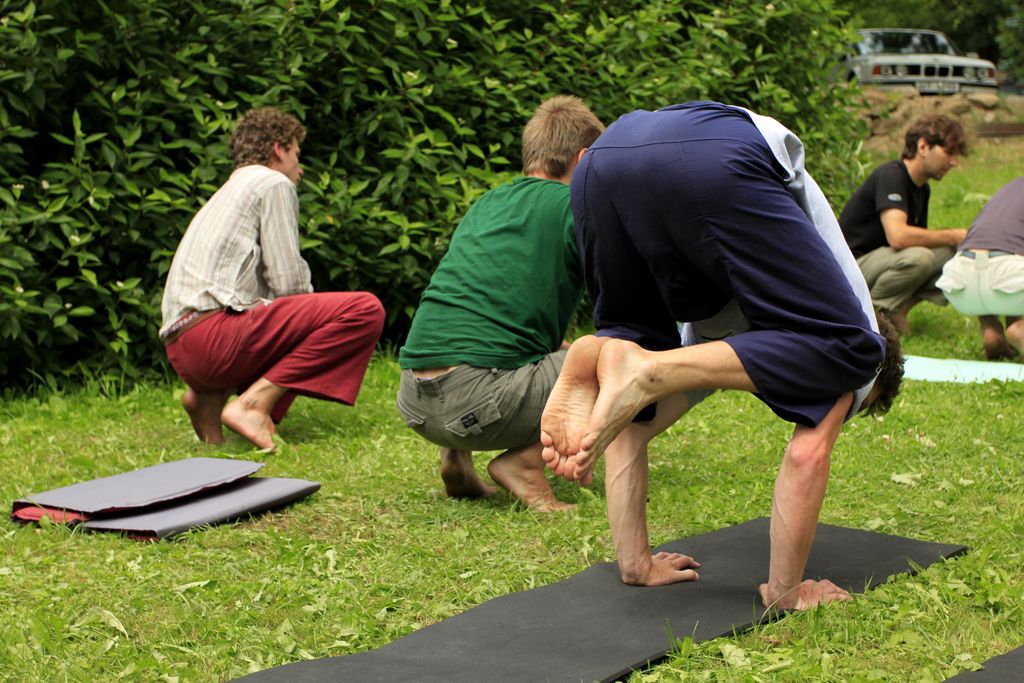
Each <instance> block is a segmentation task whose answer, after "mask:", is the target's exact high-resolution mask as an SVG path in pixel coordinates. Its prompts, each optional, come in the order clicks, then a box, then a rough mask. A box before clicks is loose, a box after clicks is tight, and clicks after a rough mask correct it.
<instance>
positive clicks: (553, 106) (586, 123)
mask: <svg viewBox="0 0 1024 683" xmlns="http://www.w3.org/2000/svg"><path fill="white" fill-rule="evenodd" d="M602 132H604V124H603V123H601V121H600V120H599V119H598V118H597V117H596V116H594V112H592V111H590V108H589V107H588V106H587V105H585V104H584V103H583V100H581V99H580V98H578V97H574V96H572V95H558V96H556V97H552V98H550V99H547V100H544V101H543V102H541V103H540V106H539V107H537V111H535V112H534V113H533V117H532V118H531V119H530V121H529V122H528V123H527V124H526V127H525V128H524V129H523V173H525V174H531V173H538V172H540V173H544V174H545V175H547V176H549V177H551V178H561V177H562V176H564V175H565V174H566V173H568V172H569V168H570V167H571V165H572V162H573V161H574V160H575V159H576V155H577V154H579V152H580V150H581V149H583V148H585V147H590V145H591V144H593V142H594V140H596V139H597V136H599V135H600V134H601V133H602Z"/></svg>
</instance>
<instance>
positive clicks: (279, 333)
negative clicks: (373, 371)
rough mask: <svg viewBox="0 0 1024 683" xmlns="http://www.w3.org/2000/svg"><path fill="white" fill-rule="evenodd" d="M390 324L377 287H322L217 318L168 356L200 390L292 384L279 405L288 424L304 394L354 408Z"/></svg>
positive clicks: (275, 415)
mask: <svg viewBox="0 0 1024 683" xmlns="http://www.w3.org/2000/svg"><path fill="white" fill-rule="evenodd" d="M383 327H384V307H383V306H382V305H381V303H380V301H379V300H378V299H377V297H376V296H374V295H373V294H370V293H369V292H322V293H317V294H296V295H294V296H285V297H281V298H280V299H275V300H274V301H273V302H272V303H270V304H269V305H267V306H255V307H253V308H250V309H248V310H245V311H241V312H238V311H233V310H230V309H227V310H224V311H221V312H220V313H217V314H215V315H211V316H210V317H208V318H206V319H205V320H202V321H200V322H199V323H198V324H196V325H195V326H194V327H192V328H190V329H188V330H186V331H185V332H184V333H182V334H181V336H179V337H178V338H177V339H175V340H174V341H173V342H171V343H170V344H168V345H167V358H168V360H170V361H171V366H172V367H173V368H174V371H175V372H177V373H178V376H179V377H181V378H182V379H183V380H185V383H186V384H188V385H189V386H190V387H191V388H192V389H193V390H194V391H197V392H200V393H209V392H214V391H224V390H225V389H235V390H237V391H238V392H239V393H241V392H243V391H245V389H246V388H248V386H249V385H251V384H252V383H253V382H255V381H256V380H257V379H259V378H261V377H263V378H265V379H266V380H268V381H269V382H271V383H273V384H276V385H277V386H279V387H284V388H286V389H289V391H288V393H287V394H285V395H284V397H282V398H281V400H279V401H278V402H277V404H276V405H275V406H274V409H273V411H271V414H270V416H271V418H272V419H273V420H274V422H280V421H281V420H282V419H283V418H284V416H285V414H286V413H287V412H288V408H289V407H290V406H291V404H292V401H294V400H295V396H296V395H302V396H312V397H313V398H322V399H327V400H331V401H338V402H340V403H345V404H348V405H352V404H354V403H355V400H356V396H357V395H358V393H359V386H360V385H361V384H362V382H363V375H364V374H366V366H367V365H368V364H369V363H370V356H371V355H372V354H373V348H374V346H375V345H376V343H377V340H378V339H379V338H380V333H381V330H382V329H383Z"/></svg>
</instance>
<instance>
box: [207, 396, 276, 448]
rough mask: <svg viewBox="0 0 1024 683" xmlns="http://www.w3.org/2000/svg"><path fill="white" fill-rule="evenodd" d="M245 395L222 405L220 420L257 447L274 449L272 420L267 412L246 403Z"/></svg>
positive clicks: (274, 430)
mask: <svg viewBox="0 0 1024 683" xmlns="http://www.w3.org/2000/svg"><path fill="white" fill-rule="evenodd" d="M247 403H248V402H247V401H246V399H245V395H244V394H243V395H242V396H239V397H238V398H236V399H235V400H234V401H232V402H231V403H229V404H227V405H226V406H224V410H222V411H221V414H220V420H221V422H223V423H224V424H225V425H226V426H227V427H228V429H230V430H231V431H233V432H236V433H237V434H239V435H240V436H244V437H245V438H246V439H248V440H249V441H251V442H252V443H253V445H255V446H256V447H257V448H262V449H265V450H269V451H272V450H274V433H275V432H276V431H277V430H276V429H275V428H274V421H273V420H271V419H270V415H269V414H268V413H265V412H263V411H262V410H259V409H257V408H254V407H252V406H251V404H248V405H247Z"/></svg>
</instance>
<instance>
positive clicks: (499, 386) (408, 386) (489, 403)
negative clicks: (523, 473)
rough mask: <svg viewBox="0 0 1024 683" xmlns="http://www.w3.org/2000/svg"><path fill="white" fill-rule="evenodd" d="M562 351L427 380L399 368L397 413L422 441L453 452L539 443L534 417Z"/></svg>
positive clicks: (555, 374)
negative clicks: (503, 366)
mask: <svg viewBox="0 0 1024 683" xmlns="http://www.w3.org/2000/svg"><path fill="white" fill-rule="evenodd" d="M565 354H566V351H565V350H559V351H555V352H554V353H551V354H548V355H547V356H545V357H544V358H542V359H540V360H539V361H537V362H536V363H530V364H529V365H524V366H523V367H521V368H517V369H514V370H506V369H500V368H476V367H472V366H470V365H459V366H457V367H456V368H455V369H454V370H452V371H450V372H447V373H445V374H443V375H441V376H440V377H435V378H433V379H418V378H417V377H416V375H414V374H413V371H412V370H402V381H401V383H400V384H399V387H398V400H397V407H398V412H399V414H401V416H402V419H404V420H405V423H406V424H407V425H409V426H410V427H412V429H413V431H415V432H416V433H417V434H419V435H420V436H422V437H423V438H424V439H426V440H428V441H431V442H433V443H435V444H437V445H438V446H444V447H445V448H453V449H457V450H473V451H495V450H508V449H511V448H522V447H524V446H529V445H530V444H533V443H537V442H539V441H540V416H541V413H543V412H544V404H545V403H546V402H547V400H548V396H549V395H550V394H551V389H552V388H554V386H555V381H556V380H557V379H558V373H559V372H560V371H561V369H562V363H564V362H565Z"/></svg>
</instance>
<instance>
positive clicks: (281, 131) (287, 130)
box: [228, 107, 306, 168]
mask: <svg viewBox="0 0 1024 683" xmlns="http://www.w3.org/2000/svg"><path fill="white" fill-rule="evenodd" d="M305 139H306V128H305V127H304V126H303V125H302V124H301V123H299V120H298V119H297V118H295V117H294V116H292V115H291V114H285V113H284V112H283V111H281V110H280V109H275V108H274V107H262V108H260V109H250V110H249V111H247V112H245V113H244V114H242V118H240V119H238V123H236V124H235V130H234V132H233V133H232V134H231V142H230V143H228V150H229V151H230V153H231V159H232V160H233V161H234V162H235V168H240V167H242V166H251V165H253V164H266V163H267V162H268V161H270V160H271V159H272V158H273V155H274V143H275V142H280V143H281V145H282V146H284V147H285V148H286V149H288V148H291V146H292V142H293V141H294V142H296V143H299V144H301V143H302V141H303V140H305Z"/></svg>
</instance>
